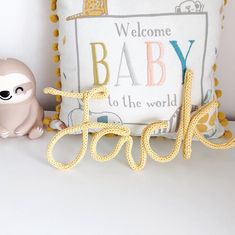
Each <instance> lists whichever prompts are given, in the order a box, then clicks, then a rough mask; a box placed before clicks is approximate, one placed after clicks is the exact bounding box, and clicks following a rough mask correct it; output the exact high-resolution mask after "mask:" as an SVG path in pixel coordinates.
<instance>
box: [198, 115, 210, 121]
mask: <svg viewBox="0 0 235 235" xmlns="http://www.w3.org/2000/svg"><path fill="white" fill-rule="evenodd" d="M208 119H209V114H206V115H205V116H204V117H202V118H201V119H200V121H199V123H206V122H207V121H208Z"/></svg>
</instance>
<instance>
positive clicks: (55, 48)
mask: <svg viewBox="0 0 235 235" xmlns="http://www.w3.org/2000/svg"><path fill="white" fill-rule="evenodd" d="M52 50H53V51H58V43H53V44H52Z"/></svg>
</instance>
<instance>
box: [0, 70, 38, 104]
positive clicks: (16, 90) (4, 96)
mask: <svg viewBox="0 0 235 235" xmlns="http://www.w3.org/2000/svg"><path fill="white" fill-rule="evenodd" d="M32 95H33V83H32V81H31V80H30V79H29V78H28V77H26V76H25V75H24V74H20V73H12V74H8V75H4V76H1V75H0V104H17V103H22V102H24V101H26V100H28V99H29V98H30V97H31V96H32Z"/></svg>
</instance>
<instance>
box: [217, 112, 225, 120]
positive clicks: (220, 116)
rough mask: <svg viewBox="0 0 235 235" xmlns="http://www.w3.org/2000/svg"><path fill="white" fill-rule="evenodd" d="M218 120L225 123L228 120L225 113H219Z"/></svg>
mask: <svg viewBox="0 0 235 235" xmlns="http://www.w3.org/2000/svg"><path fill="white" fill-rule="evenodd" d="M218 118H219V120H220V121H223V120H224V119H226V116H225V113H223V112H219V113H218Z"/></svg>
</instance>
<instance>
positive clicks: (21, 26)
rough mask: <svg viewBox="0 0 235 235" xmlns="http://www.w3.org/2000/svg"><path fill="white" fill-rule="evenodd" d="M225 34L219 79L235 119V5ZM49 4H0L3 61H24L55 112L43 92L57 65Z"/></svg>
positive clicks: (31, 0) (9, 0) (5, 0)
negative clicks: (54, 60) (52, 45)
mask: <svg viewBox="0 0 235 235" xmlns="http://www.w3.org/2000/svg"><path fill="white" fill-rule="evenodd" d="M226 11H227V16H226V20H225V30H224V34H223V37H222V50H221V51H220V56H219V67H218V68H219V71H218V77H219V80H220V81H221V83H220V87H221V88H222V89H223V91H224V92H223V98H222V100H221V101H222V110H224V111H226V113H227V114H228V115H229V116H230V117H232V118H234V119H235V104H234V103H235V102H234V101H233V100H235V65H234V63H235V59H234V56H235V45H234V44H235V42H234V37H235V23H234V22H235V14H234V12H235V1H234V0H230V1H229V4H228V7H227V9H226ZM49 15H50V10H49V0H0V32H1V33H0V57H15V58H18V59H21V60H23V61H24V62H25V63H27V64H28V66H29V67H30V68H31V69H32V70H33V72H34V74H35V76H36V79H37V83H38V87H37V91H38V97H39V99H40V101H41V103H42V104H43V105H44V107H45V108H52V107H53V104H54V98H53V97H50V96H45V95H43V93H42V89H43V88H44V87H46V86H49V85H51V86H52V85H53V83H54V82H53V79H54V77H55V76H54V69H55V65H54V64H53V63H52V59H51V58H52V54H53V53H52V51H51V44H52V42H53V37H52V36H51V35H52V30H53V27H54V26H53V25H52V24H50V23H49V20H48V17H49Z"/></svg>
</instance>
